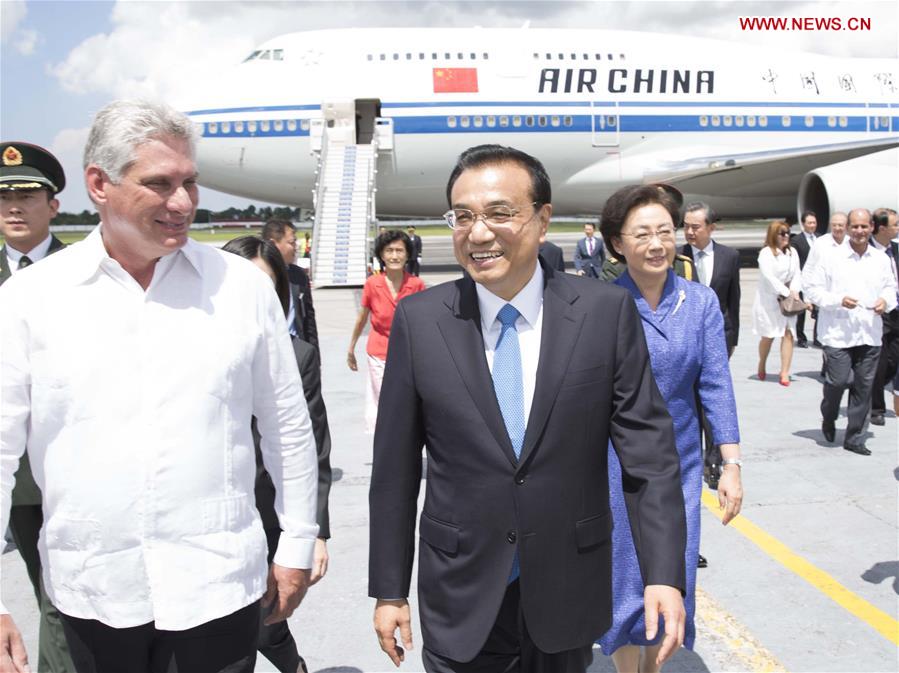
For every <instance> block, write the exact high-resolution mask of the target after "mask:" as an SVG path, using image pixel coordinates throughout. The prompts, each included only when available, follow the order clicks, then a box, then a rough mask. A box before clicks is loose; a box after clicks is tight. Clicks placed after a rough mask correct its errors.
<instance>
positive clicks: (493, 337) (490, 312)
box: [475, 264, 543, 427]
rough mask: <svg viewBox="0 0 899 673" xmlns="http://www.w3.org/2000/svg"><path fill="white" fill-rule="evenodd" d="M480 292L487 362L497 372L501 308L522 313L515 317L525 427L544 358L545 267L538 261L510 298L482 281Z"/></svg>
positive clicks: (478, 290)
mask: <svg viewBox="0 0 899 673" xmlns="http://www.w3.org/2000/svg"><path fill="white" fill-rule="evenodd" d="M475 288H477V293H478V308H479V309H480V311H481V335H482V336H483V338H484V353H485V354H486V356H487V366H488V367H489V368H490V373H491V374H492V373H493V353H494V350H495V349H496V341H497V339H499V335H500V331H501V330H502V323H501V322H500V321H499V320H498V319H497V317H496V316H497V314H498V313H499V311H500V309H501V308H502V307H503V306H505V305H506V304H512V306H514V307H515V308H516V309H518V312H519V313H520V314H521V315H520V316H518V320H516V321H515V329H516V331H517V332H518V347H519V349H520V350H521V376H522V391H523V393H524V419H525V427H527V421H528V419H529V418H530V415H531V404H532V403H533V401H534V388H535V387H536V385H537V364H538V362H539V361H540V339H541V329H542V327H543V269H542V268H541V267H540V265H539V264H538V265H537V269H536V271H534V275H533V276H531V279H530V280H529V281H528V283H527V285H525V286H524V287H523V288H521V290H520V291H519V292H518V294H516V295H515V296H514V297H512V300H511V301H506V300H505V299H503V298H502V297H498V296H496V295H495V294H493V293H492V292H491V291H490V290H488V289H487V288H485V287H484V286H483V285H481V284H479V283H475Z"/></svg>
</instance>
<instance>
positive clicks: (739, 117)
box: [734, 115, 743, 126]
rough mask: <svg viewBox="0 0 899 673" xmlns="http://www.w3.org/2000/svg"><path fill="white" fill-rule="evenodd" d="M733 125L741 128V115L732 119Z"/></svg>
mask: <svg viewBox="0 0 899 673" xmlns="http://www.w3.org/2000/svg"><path fill="white" fill-rule="evenodd" d="M734 124H735V125H736V126H743V115H737V116H736V117H734Z"/></svg>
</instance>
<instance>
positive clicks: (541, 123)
mask: <svg viewBox="0 0 899 673" xmlns="http://www.w3.org/2000/svg"><path fill="white" fill-rule="evenodd" d="M537 126H546V117H544V116H543V115H540V116H539V117H537Z"/></svg>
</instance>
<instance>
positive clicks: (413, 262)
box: [406, 224, 421, 276]
mask: <svg viewBox="0 0 899 673" xmlns="http://www.w3.org/2000/svg"><path fill="white" fill-rule="evenodd" d="M406 233H407V234H408V235H409V240H410V241H412V256H411V257H410V258H409V261H408V262H406V271H408V272H409V273H411V274H412V275H413V276H417V275H418V274H419V273H420V272H421V236H419V235H418V234H416V233H415V226H414V225H412V224H410V225H409V226H408V227H406Z"/></svg>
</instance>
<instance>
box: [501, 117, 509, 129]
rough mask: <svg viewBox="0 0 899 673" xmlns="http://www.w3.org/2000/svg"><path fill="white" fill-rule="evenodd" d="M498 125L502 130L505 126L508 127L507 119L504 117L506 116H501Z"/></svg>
mask: <svg viewBox="0 0 899 673" xmlns="http://www.w3.org/2000/svg"><path fill="white" fill-rule="evenodd" d="M499 125H500V126H501V127H503V128H505V127H506V126H508V125H509V117H508V116H506V115H502V116H501V117H500V118H499Z"/></svg>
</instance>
